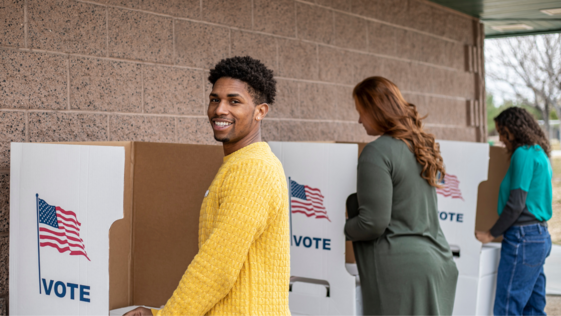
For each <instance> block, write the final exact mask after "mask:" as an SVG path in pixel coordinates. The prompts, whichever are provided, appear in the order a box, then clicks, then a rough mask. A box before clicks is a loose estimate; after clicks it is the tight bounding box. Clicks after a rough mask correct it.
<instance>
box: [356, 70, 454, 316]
mask: <svg viewBox="0 0 561 316" xmlns="http://www.w3.org/2000/svg"><path fill="white" fill-rule="evenodd" d="M353 97H354V100H355V104H356V109H357V111H358V113H359V116H360V118H359V123H361V124H362V125H363V126H364V129H365V130H366V133H367V134H368V135H372V136H380V137H379V138H377V139H376V140H375V141H373V142H371V143H370V144H368V145H366V147H365V148H364V149H363V151H362V153H361V155H360V158H359V162H358V178H357V193H356V194H353V195H351V196H349V198H348V200H347V212H348V216H349V219H348V220H347V223H346V224H345V234H346V236H347V238H349V239H350V240H352V241H353V248H354V251H355V256H356V260H357V266H358V271H359V275H360V282H361V288H362V295H363V302H364V303H363V304H364V306H363V308H364V314H365V315H451V314H452V309H453V306H454V296H455V292H456V282H457V279H458V270H457V268H456V264H455V263H454V261H453V258H452V252H451V251H450V247H449V245H448V243H447V242H446V239H445V238H444V234H443V233H442V230H441V229H440V224H439V222H438V211H437V198H436V187H438V186H439V177H443V176H444V174H445V170H444V164H443V161H442V157H441V155H440V149H439V146H438V144H437V143H436V142H435V139H434V136H433V135H431V134H428V133H426V132H425V131H424V130H423V124H422V118H421V117H420V115H419V113H418V112H417V109H416V108H415V105H413V104H410V103H408V102H407V101H405V99H404V98H403V96H402V95H401V92H400V91H399V89H398V88H397V87H396V85H395V84H393V83H392V82H391V81H389V80H387V79H385V78H382V77H371V78H367V79H365V80H363V81H362V82H361V83H359V84H358V85H357V86H356V87H355V88H354V90H353Z"/></svg>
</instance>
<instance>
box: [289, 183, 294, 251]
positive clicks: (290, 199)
mask: <svg viewBox="0 0 561 316" xmlns="http://www.w3.org/2000/svg"><path fill="white" fill-rule="evenodd" d="M288 215H289V216H290V245H291V246H292V238H294V237H292V180H290V177H288Z"/></svg>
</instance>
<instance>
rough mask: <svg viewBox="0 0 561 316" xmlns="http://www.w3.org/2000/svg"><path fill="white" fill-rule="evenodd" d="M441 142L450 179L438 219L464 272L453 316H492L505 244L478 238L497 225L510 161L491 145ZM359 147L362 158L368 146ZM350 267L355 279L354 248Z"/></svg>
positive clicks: (440, 194) (441, 193) (350, 251)
mask: <svg viewBox="0 0 561 316" xmlns="http://www.w3.org/2000/svg"><path fill="white" fill-rule="evenodd" d="M438 142H439V143H440V148H441V153H442V157H443V159H444V163H445V165H446V170H447V173H448V175H447V177H446V179H445V186H444V188H443V189H440V190H437V193H438V194H437V198H438V212H439V219H440V225H441V227H442V230H443V233H444V235H445V236H446V240H447V241H448V243H449V244H450V247H451V250H452V252H453V254H454V260H455V262H456V265H457V267H458V271H459V278H458V285H457V287H456V298H455V302H454V312H453V314H454V315H492V308H493V303H494V297H495V288H496V277H497V268H498V264H499V259H500V244H499V243H496V242H494V243H490V244H487V245H482V244H481V243H480V242H479V241H477V239H476V238H475V235H474V232H475V230H482V231H485V230H489V229H490V228H491V227H492V225H493V224H494V223H495V222H496V220H497V219H498V215H497V200H498V192H499V186H500V183H501V181H502V179H503V177H504V175H505V174H506V172H507V170H508V167H509V157H508V154H507V153H506V152H505V149H504V148H500V147H489V145H487V144H481V143H468V142H453V141H438ZM358 145H359V152H360V151H361V150H362V148H364V146H365V145H366V144H364V143H360V144H358ZM496 241H500V239H498V240H496ZM346 262H347V267H348V270H349V272H350V273H351V274H356V264H355V258H354V253H353V249H352V243H351V242H347V245H346Z"/></svg>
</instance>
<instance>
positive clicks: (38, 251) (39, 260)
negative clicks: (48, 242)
mask: <svg viewBox="0 0 561 316" xmlns="http://www.w3.org/2000/svg"><path fill="white" fill-rule="evenodd" d="M35 202H36V204H35V205H36V206H37V260H38V262H39V294H41V248H40V245H39V194H38V193H37V194H35Z"/></svg>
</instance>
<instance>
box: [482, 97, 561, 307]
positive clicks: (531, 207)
mask: <svg viewBox="0 0 561 316" xmlns="http://www.w3.org/2000/svg"><path fill="white" fill-rule="evenodd" d="M495 123H496V126H497V131H498V132H499V135H500V140H501V141H502V142H503V143H504V144H505V146H506V149H507V151H508V152H509V153H510V154H511V158H510V167H509V169H508V171H507V174H506V175H505V177H504V179H503V182H502V183H501V186H500V190H499V205H498V213H499V219H498V220H497V222H496V223H495V225H494V226H493V227H492V228H491V229H490V230H489V231H487V232H476V237H477V239H479V241H481V242H482V243H487V242H490V241H491V240H493V239H495V238H496V237H499V236H501V235H502V236H503V242H502V249H501V261H500V263H499V271H498V275H497V292H496V295H495V307H494V314H495V315H545V312H544V308H545V275H544V271H543V265H544V263H545V258H546V257H547V256H549V252H550V251H551V237H550V235H549V232H548V230H547V221H548V220H549V219H550V218H551V199H552V193H551V175H552V171H551V165H550V163H549V159H548V156H549V152H550V146H549V142H548V140H547V138H546V137H545V134H544V132H543V131H542V129H541V128H540V127H539V125H538V123H537V122H536V120H535V119H534V118H533V117H532V116H531V115H530V113H528V112H527V111H526V110H524V109H522V108H519V107H511V108H508V109H506V110H504V111H503V112H502V113H501V114H499V116H497V117H496V118H495Z"/></svg>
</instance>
